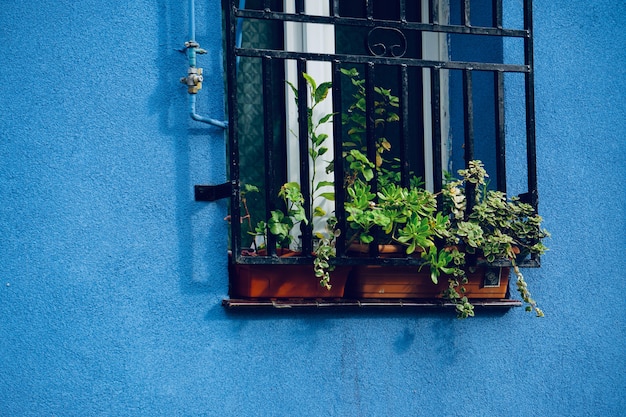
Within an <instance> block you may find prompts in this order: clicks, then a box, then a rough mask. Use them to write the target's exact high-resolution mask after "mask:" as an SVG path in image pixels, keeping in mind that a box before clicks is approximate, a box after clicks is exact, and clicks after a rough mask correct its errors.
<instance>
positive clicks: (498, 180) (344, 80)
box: [224, 0, 537, 265]
mask: <svg viewBox="0 0 626 417" xmlns="http://www.w3.org/2000/svg"><path fill="white" fill-rule="evenodd" d="M224 5H225V22H226V23H225V27H226V56H225V58H226V64H227V77H228V80H227V84H228V90H229V92H228V115H229V126H230V128H229V160H230V166H229V170H230V171H229V175H230V181H231V182H230V185H231V186H232V193H231V196H232V199H231V207H230V210H231V229H232V233H231V248H232V262H233V264H235V265H238V264H244V265H255V264H257V265H267V264H276V263H278V264H287V265H296V264H311V262H312V256H311V255H310V254H311V253H312V252H313V251H314V248H315V243H314V241H315V238H316V230H317V229H318V228H319V227H322V226H320V224H321V223H320V221H321V220H323V219H324V216H320V218H321V219H318V221H317V224H316V225H314V226H313V227H300V228H295V229H294V230H292V231H291V234H292V235H293V236H292V238H291V240H292V241H293V242H296V244H297V246H298V250H299V255H298V256H294V257H290V258H281V257H278V256H276V255H277V249H275V248H276V243H280V242H277V239H279V238H277V237H276V236H274V235H273V234H272V233H268V230H269V226H268V225H267V223H266V224H261V227H263V228H265V233H264V235H265V242H264V243H265V245H266V248H267V252H266V253H261V254H259V253H258V251H257V253H256V254H255V255H257V256H248V255H249V253H248V252H247V248H249V247H250V246H254V245H255V242H254V238H253V237H252V233H250V232H253V231H254V229H255V227H256V226H257V225H258V221H259V220H264V221H267V220H268V219H270V218H271V216H272V213H273V211H274V210H275V209H276V208H280V207H283V208H284V206H282V205H283V204H284V203H283V202H282V201H281V199H280V198H279V197H278V195H279V191H280V189H281V185H282V184H285V183H289V182H298V183H300V186H301V191H302V196H303V199H304V201H303V207H304V211H305V212H306V216H307V218H313V217H315V216H313V213H312V211H313V210H314V208H313V207H314V206H315V204H313V200H314V199H315V198H316V195H315V193H316V192H318V189H315V187H316V185H315V184H311V177H312V176H314V175H315V176H316V181H317V183H318V184H319V183H322V184H323V185H322V186H321V188H323V189H325V190H327V191H328V192H329V193H334V198H333V199H331V198H329V199H327V200H328V201H327V202H326V205H323V206H320V208H321V210H322V211H324V212H326V213H335V216H336V218H337V221H338V225H339V226H338V227H339V229H341V230H345V228H346V224H347V220H346V213H345V210H344V206H345V204H346V199H347V198H348V197H347V196H346V193H345V189H344V186H343V185H344V175H345V174H346V172H345V171H346V169H347V168H346V164H347V162H346V157H348V154H349V152H350V150H351V147H353V148H354V147H355V146H357V145H355V144H354V141H353V140H352V135H353V134H354V130H350V125H349V124H350V121H349V120H348V121H347V122H346V121H345V120H343V121H342V117H344V118H345V117H346V116H345V115H346V114H348V115H349V114H350V112H351V111H354V109H355V107H354V106H355V104H356V103H357V102H358V100H359V97H358V94H359V91H358V90H359V88H360V89H361V96H360V98H361V99H362V100H363V103H362V104H363V105H359V106H357V107H358V109H359V110H360V111H363V115H364V120H365V121H364V122H363V123H366V124H367V127H368V131H367V132H362V135H361V137H360V139H361V140H362V142H361V143H359V144H358V146H359V147H360V148H361V149H362V150H363V152H364V153H366V154H367V156H368V158H369V159H370V161H376V164H378V161H377V158H378V157H379V152H383V151H384V152H386V153H385V154H384V161H385V162H384V164H387V165H385V167H386V168H387V169H390V170H392V171H394V175H396V177H397V178H400V181H401V182H402V184H405V185H407V184H408V183H409V182H410V181H411V178H413V177H419V178H421V179H422V181H423V187H425V188H427V189H430V190H432V191H433V192H435V193H437V192H439V191H441V189H442V186H443V184H444V180H445V173H446V172H452V171H455V170H457V169H460V168H464V167H466V165H467V163H468V162H469V161H470V160H474V159H481V160H483V161H484V163H485V166H486V167H487V168H488V170H489V171H490V172H495V173H496V175H495V180H494V181H493V182H492V184H491V186H492V187H494V188H497V189H498V190H501V191H506V188H507V177H506V162H507V159H510V158H511V156H510V152H509V154H507V148H506V146H505V144H506V141H505V133H506V129H505V126H506V123H507V122H506V121H505V119H504V116H505V100H504V93H505V90H507V91H509V90H514V91H518V90H521V93H520V94H521V97H522V98H523V100H521V101H519V102H518V103H517V104H518V105H519V106H521V108H522V109H521V110H522V113H523V114H524V117H525V134H524V135H523V136H524V139H525V141H524V144H523V146H521V147H520V146H517V147H516V148H515V149H516V155H514V158H515V161H516V163H517V161H519V160H522V161H523V163H524V164H525V165H526V166H527V172H528V176H527V181H526V184H525V185H526V189H525V190H523V191H524V192H521V193H520V194H521V197H522V198H523V199H525V201H528V202H529V203H530V204H532V205H533V206H534V207H535V208H536V205H537V193H536V172H535V156H534V120H533V119H534V108H533V72H532V39H531V34H532V30H531V29H532V28H531V22H530V20H531V19H530V16H531V12H530V1H528V0H527V1H526V2H525V5H524V8H523V10H522V12H523V14H524V17H525V19H524V25H525V27H524V28H520V29H510V28H505V27H504V26H503V9H502V1H501V0H493V1H492V2H477V1H470V0H449V1H448V0H421V2H420V1H406V0H385V1H381V0H362V1H356V0H351V1H345V0H343V1H342V0H329V1H319V0H314V1H313V0H306V1H305V0H284V1H283V0H247V1H241V0H225V1H224ZM505 45H506V46H507V51H514V52H515V53H517V55H519V56H513V55H515V54H511V53H508V55H507V56H505V54H504V52H503V51H504V46H505ZM510 45H512V46H511V47H508V46H510ZM303 74H308V76H309V77H311V79H312V80H314V82H315V83H316V84H317V85H321V84H323V83H326V82H328V83H330V84H329V85H331V88H330V89H329V90H328V91H327V93H328V95H327V96H325V97H326V98H325V99H324V100H320V102H319V103H316V106H315V109H314V110H313V114H314V116H313V120H314V123H316V122H318V121H319V120H320V119H321V118H323V116H324V115H329V117H327V118H326V119H327V120H326V121H327V122H328V123H322V124H321V125H320V127H319V129H320V130H319V131H317V132H316V134H317V135H323V136H324V137H326V140H325V143H326V145H325V146H324V148H325V150H324V157H323V158H321V157H319V156H318V157H317V158H312V157H311V148H312V145H311V144H310V143H309V136H310V131H309V130H308V129H309V125H310V120H308V119H307V114H308V111H309V109H310V107H311V106H312V105H311V103H312V101H311V100H314V99H313V98H312V97H310V96H309V94H310V93H309V92H310V81H307V79H305V77H304V76H303ZM355 89H356V90H355ZM380 91H386V93H384V94H383V95H384V96H385V97H386V98H385V97H383V95H381V96H380V97H379V98H376V97H378V96H377V94H378V95H380V94H381V93H380ZM296 94H297V95H298V97H300V98H304V97H308V98H307V99H306V100H304V99H300V100H296V98H295V95H296ZM355 97H356V98H355ZM385 100H387V103H386V104H385ZM389 102H393V103H395V104H391V106H392V107H390V108H383V107H384V106H385V105H390V104H389ZM307 103H308V104H307ZM381 103H383V104H381ZM317 104H319V106H317ZM379 106H381V107H379ZM379 112H382V113H379ZM392 113H393V114H394V116H397V117H391V116H389V117H388V116H385V118H381V116H380V114H386V115H390V114H392ZM331 114H332V115H333V116H332V117H330V115H331ZM515 114H519V111H518V110H517V109H515ZM378 122H381V125H384V133H376V132H375V131H376V130H377V129H379V126H378ZM353 127H354V126H353ZM517 142H519V140H518V141H517ZM518 148H521V151H522V152H521V153H524V154H525V155H521V156H520V152H517V149H518ZM313 159H315V160H313ZM381 160H382V158H381ZM316 161H317V162H316ZM328 161H332V164H331V165H329V164H328ZM316 163H317V166H316V165H315V164H316ZM381 164H383V162H381ZM327 166H330V169H328V170H327V169H326V167H327ZM381 166H382V165H381ZM250 186H254V187H256V189H257V190H258V191H256V190H255V189H254V187H250ZM522 187H523V186H522ZM320 193H323V190H322V191H321V192H320ZM261 234H262V233H261ZM257 243H259V242H257ZM347 243H348V242H347V237H346V235H345V233H344V234H341V235H339V236H338V237H337V242H336V253H335V257H334V258H333V260H332V263H333V264H336V265H359V264H368V265H419V264H420V263H421V262H422V261H421V260H420V259H416V258H413V257H399V258H385V257H382V256H380V254H379V253H378V249H377V248H374V249H373V250H371V251H370V252H369V255H368V256H358V257H355V256H351V255H350V253H348V251H347V249H346V245H347ZM374 243H376V242H374ZM293 245H294V243H292V246H293ZM259 255H260V256H259ZM536 260H537V258H536V257H533V258H532V259H531V260H530V261H528V262H529V264H531V263H532V262H536Z"/></svg>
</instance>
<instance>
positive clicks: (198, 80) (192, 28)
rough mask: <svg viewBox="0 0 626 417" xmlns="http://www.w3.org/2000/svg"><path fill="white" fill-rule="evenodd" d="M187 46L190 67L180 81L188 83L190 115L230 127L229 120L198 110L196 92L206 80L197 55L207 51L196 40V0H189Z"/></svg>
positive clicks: (200, 120)
mask: <svg viewBox="0 0 626 417" xmlns="http://www.w3.org/2000/svg"><path fill="white" fill-rule="evenodd" d="M185 48H186V49H187V61H188V65H189V68H188V69H187V76H186V77H183V78H181V79H180V82H181V83H183V84H186V85H187V92H188V93H189V100H188V106H189V115H190V116H191V118H192V119H193V120H196V121H198V122H202V123H207V124H210V125H213V126H217V127H220V128H222V129H226V128H228V122H226V121H220V120H216V119H212V118H210V117H205V116H201V115H199V114H198V113H197V112H196V94H197V93H198V91H200V90H201V89H202V81H204V78H203V76H202V68H199V67H198V66H197V64H196V57H197V55H199V54H205V53H206V51H205V50H204V49H201V48H200V45H199V44H198V42H196V4H195V0H189V40H188V41H187V42H185Z"/></svg>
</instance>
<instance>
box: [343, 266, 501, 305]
mask: <svg viewBox="0 0 626 417" xmlns="http://www.w3.org/2000/svg"><path fill="white" fill-rule="evenodd" d="M509 272H510V268H487V267H479V268H476V269H475V271H474V272H471V271H468V272H467V278H468V283H467V284H464V285H463V286H464V287H465V290H466V292H465V295H466V296H467V297H468V298H473V299H481V298H487V299H503V298H505V297H506V294H507V291H508V286H509ZM446 288H448V277H446V276H441V277H439V282H438V283H437V284H434V283H433V282H432V280H431V278H430V271H429V270H428V269H427V268H426V267H424V268H422V270H421V271H419V267H417V266H411V267H407V266H398V267H395V266H373V265H372V266H357V267H355V268H354V270H353V273H352V275H351V277H350V281H349V283H348V284H347V286H346V297H347V298H422V299H433V298H441V297H442V295H443V291H445V290H446Z"/></svg>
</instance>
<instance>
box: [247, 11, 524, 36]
mask: <svg viewBox="0 0 626 417" xmlns="http://www.w3.org/2000/svg"><path fill="white" fill-rule="evenodd" d="M235 16H236V17H240V18H248V19H262V20H279V21H285V22H301V23H317V24H326V25H346V26H360V27H377V26H381V27H389V28H396V29H406V30H418V31H423V32H441V33H458V34H466V35H488V36H506V37H514V38H527V37H529V36H530V32H529V31H527V30H522V29H503V28H494V27H486V26H464V25H440V24H433V23H422V22H408V21H392V20H382V19H373V18H372V19H359V18H353V17H352V18H351V17H339V16H314V15H307V14H293V13H282V12H273V11H263V10H237V11H235Z"/></svg>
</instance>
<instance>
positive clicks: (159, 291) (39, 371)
mask: <svg viewBox="0 0 626 417" xmlns="http://www.w3.org/2000/svg"><path fill="white" fill-rule="evenodd" d="M511 1H512V2H513V3H517V0H515V1H514V0H511ZM11 3H13V4H11V5H10V7H9V6H7V7H4V8H3V11H2V12H0V27H2V31H1V32H0V56H2V65H1V66H0V85H1V86H2V94H1V95H0V135H1V136H0V139H1V142H0V158H1V163H0V193H1V194H0V195H1V202H2V204H1V206H0V237H1V239H0V392H1V393H2V395H1V398H0V415H1V416H52V415H56V416H91V415H103V416H126V415H128V416H200V415H202V416H213V415H220V416H296V415H297V416H325V415H333V416H355V415H359V416H383V415H419V416H422V415H423V416H454V415H469V416H478V415H481V416H483V415H484V416H495V415H502V416H505V415H506V416H522V415H537V416H618V415H623V414H624V408H625V407H626V399H625V397H624V395H623V394H624V392H625V389H626V376H625V375H626V360H625V359H626V358H625V354H624V352H626V330H625V329H626V326H625V324H626V320H625V319H624V317H625V316H624V313H625V308H626V302H625V298H624V294H625V293H626V284H625V282H626V280H624V278H626V274H625V272H624V271H625V270H626V262H625V261H624V256H623V250H624V248H626V238H625V234H624V230H626V227H625V226H626V224H625V219H626V210H625V209H626V204H625V203H624V197H626V196H625V193H624V185H623V179H624V174H625V173H626V167H625V164H626V152H625V146H624V143H625V140H624V137H625V134H626V122H625V120H626V114H625V113H626V110H625V106H624V97H625V96H626V73H625V70H624V68H626V65H625V64H626V50H625V49H624V45H625V44H626V36H625V34H624V32H623V30H622V28H623V26H624V25H625V24H626V6H625V5H624V3H623V2H614V1H609V0H595V1H593V2H587V1H582V0H574V1H570V2H567V4H568V5H565V2H554V1H552V0H536V2H535V28H536V40H535V52H536V72H537V73H536V93H537V94H536V95H537V100H536V101H537V140H538V170H539V188H540V196H541V204H540V210H541V213H542V214H543V215H544V217H545V218H546V227H548V228H549V229H550V230H551V231H552V233H553V238H552V239H550V240H549V241H548V242H547V244H548V245H549V246H550V247H551V251H550V252H549V253H548V254H547V255H546V256H545V257H544V258H543V263H544V266H543V267H542V268H541V269H539V270H529V271H527V274H526V275H527V280H528V281H529V284H530V285H531V286H532V287H531V290H533V292H534V294H535V295H536V298H537V299H538V300H539V301H540V305H541V307H542V308H543V309H544V311H545V312H546V315H547V317H546V318H544V319H535V318H533V317H531V316H530V315H529V314H527V313H525V312H524V311H523V310H522V309H514V310H511V311H508V312H506V313H502V314H499V313H498V314H495V313H485V312H483V313H482V314H480V315H479V317H476V318H474V319H471V320H465V321H459V320H456V319H454V318H452V316H451V315H450V314H446V313H419V312H418V313H416V312H412V311H391V312H376V311H374V312H372V311H363V312H356V313H349V312H343V311H338V312H329V311H324V312H312V313H311V312H309V313H304V312H295V313H294V312H284V311H278V312H274V311H272V312H257V311H255V312H249V313H246V312H228V311H225V310H224V309H223V308H222V307H221V305H220V301H221V299H222V298H223V297H225V296H226V293H227V275H226V259H225V255H224V254H225V252H226V247H227V237H226V227H225V224H224V221H223V220H222V219H223V217H224V216H225V214H226V205H225V204H224V203H212V204H207V203H196V202H194V201H193V185H194V184H199V183H209V184H210V183H220V182H222V181H224V179H225V168H224V160H225V157H224V155H225V150H224V145H223V143H224V139H223V132H221V131H220V130H219V129H217V128H212V127H209V126H205V125H202V124H198V123H196V122H193V121H189V120H188V117H187V115H186V100H187V97H186V93H185V89H184V87H182V86H181V85H180V84H179V82H178V79H179V78H180V77H182V76H184V75H185V71H186V60H185V57H184V55H183V54H182V53H181V52H179V51H178V50H177V49H180V48H182V45H183V43H184V41H185V40H187V39H186V37H187V35H186V33H187V25H186V18H187V9H186V5H184V4H183V5H178V3H180V2H168V1H166V0H158V1H154V2H153V1H148V0H135V1H133V2H126V1H125V2H123V1H120V0H112V1H108V2H100V1H95V0H84V1H81V2H63V1H51V0H42V1H39V2H11ZM183 3H184V2H183ZM199 3H201V4H199V9H198V12H197V13H198V37H197V38H198V40H199V41H200V43H201V45H202V47H204V48H206V49H208V50H210V51H211V54H212V56H204V57H201V58H200V60H201V65H202V66H203V67H204V68H205V79H206V80H207V81H206V82H205V85H204V90H203V91H202V93H201V96H200V97H199V112H200V113H202V114H206V115H208V116H211V117H222V114H221V113H222V112H223V106H222V102H223V96H222V95H223V79H222V73H221V69H220V62H221V60H220V59H219V57H218V52H217V51H219V50H220V48H221V43H220V42H221V39H220V38H221V33H220V17H219V13H218V10H219V2H218V1H217V0H206V1H199ZM508 127H509V128H510V129H514V128H515V126H508ZM511 134H513V135H514V132H512V133H511ZM509 168H510V171H511V172H510V173H509V174H510V176H511V177H512V178H515V177H516V176H519V168H518V167H516V166H515V165H512V166H510V167H509Z"/></svg>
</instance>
